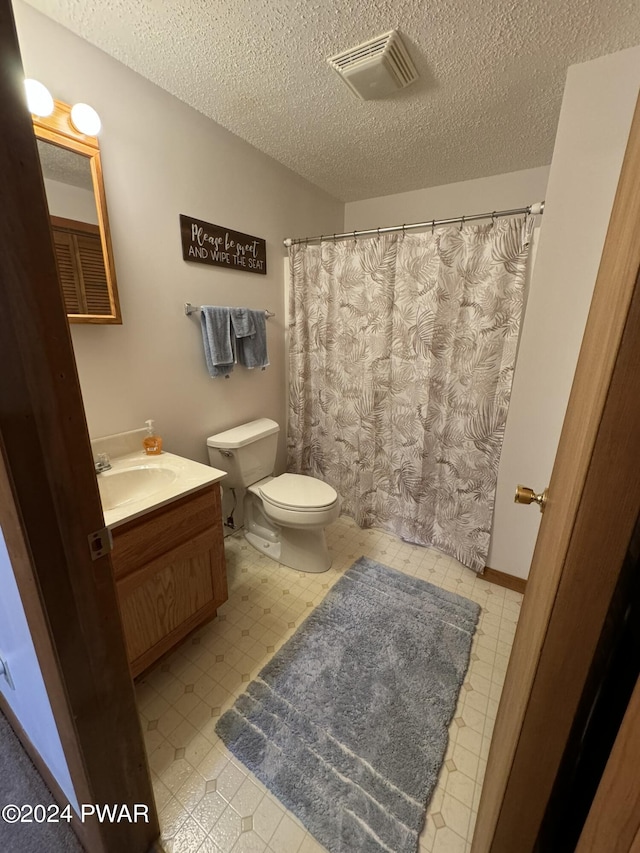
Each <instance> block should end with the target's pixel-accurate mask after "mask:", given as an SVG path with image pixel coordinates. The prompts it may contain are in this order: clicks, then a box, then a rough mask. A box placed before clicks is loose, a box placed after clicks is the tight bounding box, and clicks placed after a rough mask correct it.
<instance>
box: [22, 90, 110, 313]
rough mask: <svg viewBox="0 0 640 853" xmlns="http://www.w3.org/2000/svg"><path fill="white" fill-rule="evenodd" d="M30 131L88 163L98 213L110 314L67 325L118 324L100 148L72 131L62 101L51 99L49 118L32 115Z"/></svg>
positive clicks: (67, 108) (92, 139) (93, 138)
mask: <svg viewBox="0 0 640 853" xmlns="http://www.w3.org/2000/svg"><path fill="white" fill-rule="evenodd" d="M32 119H33V130H34V133H35V135H36V137H37V138H38V139H41V140H42V141H44V142H50V143H52V144H53V145H57V146H58V147H60V148H66V149H67V150H68V151H74V152H75V153H76V154H80V155H82V156H83V157H87V158H88V160H89V166H90V168H91V178H92V182H93V194H94V198H95V202H96V210H97V214H98V227H99V229H100V242H101V245H102V256H103V259H104V267H105V273H106V277H107V289H108V294H109V304H110V308H111V311H110V313H109V314H67V317H68V320H69V322H70V323H109V324H121V323H122V315H121V313H120V300H119V298H118V286H117V284H116V271H115V266H114V263H113V250H112V248H111V231H110V229H109V218H108V216H107V199H106V196H105V192H104V183H103V181H102V163H101V161H100V145H99V143H98V138H97V137H96V136H88V135H87V134H85V133H80V132H79V131H78V130H76V129H75V127H74V126H73V124H72V122H71V107H70V106H69V105H68V104H65V103H64V102H62V101H57V100H54V109H53V112H52V114H51V115H50V116H46V117H40V116H35V115H32Z"/></svg>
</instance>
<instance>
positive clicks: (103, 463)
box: [93, 453, 111, 474]
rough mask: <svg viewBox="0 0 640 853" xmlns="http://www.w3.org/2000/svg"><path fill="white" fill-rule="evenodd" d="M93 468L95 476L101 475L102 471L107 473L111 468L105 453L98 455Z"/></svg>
mask: <svg viewBox="0 0 640 853" xmlns="http://www.w3.org/2000/svg"><path fill="white" fill-rule="evenodd" d="M93 465H94V468H95V472H96V474H102V472H103V471H108V470H109V469H110V468H111V462H109V457H108V456H107V454H106V453H98V458H97V459H95V460H94V463H93Z"/></svg>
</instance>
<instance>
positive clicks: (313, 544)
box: [207, 418, 340, 572]
mask: <svg viewBox="0 0 640 853" xmlns="http://www.w3.org/2000/svg"><path fill="white" fill-rule="evenodd" d="M279 431H280V427H279V426H278V424H277V423H276V422H275V421H272V420H270V419H269V418H259V419H258V420H255V421H251V422H250V423H248V424H241V425H240V426H237V427H234V428H233V429H228V430H226V431H225V432H221V433H218V435H212V436H210V437H209V438H208V439H207V447H208V450H209V462H210V463H211V465H213V467H214V468H220V469H221V470H223V471H226V472H227V476H226V477H225V478H224V481H223V485H224V488H225V489H227V488H230V489H238V488H242V489H246V494H245V498H244V530H245V537H246V539H247V540H248V541H249V542H250V543H251V544H252V545H253V546H254V548H257V549H258V551H261V552H262V553H263V554H266V555H267V556H268V557H271V558H273V559H274V560H277V561H278V562H280V563H284V565H285V566H290V567H291V568H292V569H297V570H298V571H301V572H326V571H327V569H328V568H329V567H330V566H331V555H330V554H329V549H328V548H327V543H326V540H325V535H324V529H325V527H326V526H327V525H328V524H331V523H332V522H334V521H335V520H336V519H337V518H338V515H339V514H340V501H339V498H338V493H337V492H336V490H335V489H333V488H332V487H331V486H330V485H328V484H327V483H323V482H322V481H321V480H317V479H316V478H315V477H307V476H305V475H303V474H281V475H280V476H279V477H274V476H273V468H274V465H275V461H276V450H277V446H278V432H279Z"/></svg>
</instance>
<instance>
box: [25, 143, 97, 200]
mask: <svg viewBox="0 0 640 853" xmlns="http://www.w3.org/2000/svg"><path fill="white" fill-rule="evenodd" d="M37 142H38V154H39V155H40V165H41V167H42V174H43V175H44V177H45V178H50V179H51V180H52V181H60V182H61V183H63V184H71V186H74V187H81V188H82V189H84V190H91V192H93V178H92V177H91V166H90V165H89V158H88V157H84V156H83V155H82V154H76V152H75V151H69V150H68V149H67V148H59V147H58V146H57V145H53V144H52V143H50V142H43V141H42V140H41V139H38V141H37Z"/></svg>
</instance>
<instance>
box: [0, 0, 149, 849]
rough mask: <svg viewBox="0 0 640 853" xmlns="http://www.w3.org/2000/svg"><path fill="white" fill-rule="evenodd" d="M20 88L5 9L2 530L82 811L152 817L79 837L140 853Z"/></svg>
mask: <svg viewBox="0 0 640 853" xmlns="http://www.w3.org/2000/svg"><path fill="white" fill-rule="evenodd" d="M23 81H24V72H23V70H22V65H21V60H20V52H19V49H18V41H17V36H16V32H15V27H14V22H13V16H12V10H11V2H10V0H0V127H1V128H2V133H0V175H1V176H2V205H0V282H1V286H0V373H1V381H0V525H1V526H2V530H3V533H4V536H5V539H6V543H7V549H8V552H9V556H10V559H11V564H12V567H13V571H14V574H15V578H16V582H17V585H18V589H19V591H20V595H21V598H22V602H23V605H24V609H25V615H26V617H27V621H28V624H29V630H30V633H31V636H32V639H33V643H34V647H35V650H36V654H37V656H38V661H39V664H40V668H41V671H42V675H43V678H44V682H45V686H46V688H47V693H48V695H49V700H50V703H51V707H52V710H53V714H54V717H55V721H56V725H57V728H58V732H59V735H60V741H61V743H62V748H63V750H64V754H65V758H66V761H67V764H68V767H69V772H70V775H71V780H72V782H73V786H74V789H75V793H76V796H77V799H78V801H79V803H80V804H83V803H85V804H95V803H101V804H104V803H109V804H115V803H120V804H126V805H127V806H129V808H130V809H131V811H132V813H133V805H134V804H135V803H142V804H146V805H148V807H149V812H148V817H149V819H148V822H142V821H139V822H136V823H127V822H126V821H123V822H121V823H108V822H105V823H99V822H98V820H96V819H87V821H86V822H85V823H81V822H80V821H79V820H77V819H76V820H73V821H72V824H71V825H72V827H73V828H74V829H75V830H76V831H77V832H78V834H79V836H80V837H81V840H82V842H83V844H84V846H85V847H86V849H87V850H89V851H91V853H120V851H124V850H126V851H130V853H144V851H146V850H147V849H148V848H149V846H150V845H151V843H152V842H153V840H154V839H155V838H157V836H158V834H159V831H158V820H157V815H156V811H155V804H154V800H153V791H152V788H151V780H150V776H149V771H148V768H147V763H146V754H145V749H144V741H143V738H142V732H141V729H140V723H139V720H138V717H137V711H136V705H135V695H134V690H133V684H132V682H131V678H130V676H129V669H128V665H127V658H126V653H125V648H124V640H123V636H122V626H121V622H120V615H119V611H118V604H117V600H116V590H115V583H114V579H113V571H112V567H111V561H110V558H109V555H108V554H106V555H104V556H100V557H98V558H97V559H93V558H92V553H91V549H90V546H89V539H88V537H89V534H91V533H92V532H94V531H98V530H100V528H102V527H103V526H104V518H103V515H102V507H101V504H100V498H99V496H98V486H97V482H96V478H95V474H94V470H93V464H92V456H91V448H90V446H89V437H88V433H87V424H86V420H85V416H84V408H83V405H82V398H81V394H80V386H79V384H78V377H77V373H76V368H75V361H74V357H73V350H72V348H71V339H70V335H69V327H68V323H67V318H66V314H65V310H64V305H63V301H62V292H61V289H60V285H59V282H58V277H57V273H56V265H55V258H54V252H53V244H52V239H51V232H50V229H49V215H48V211H47V206H46V201H45V195H44V186H43V182H42V175H41V172H40V165H39V160H38V154H37V149H36V142H35V138H34V134H33V127H32V122H31V117H30V116H29V113H28V111H27V108H26V104H25V102H24V88H23ZM17 734H21V732H20V731H19V730H18V732H17ZM28 747H29V745H28V744H27V748H28ZM36 758H37V756H36ZM53 793H54V795H55V794H59V793H60V792H59V791H57V790H55V787H54V791H53Z"/></svg>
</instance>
